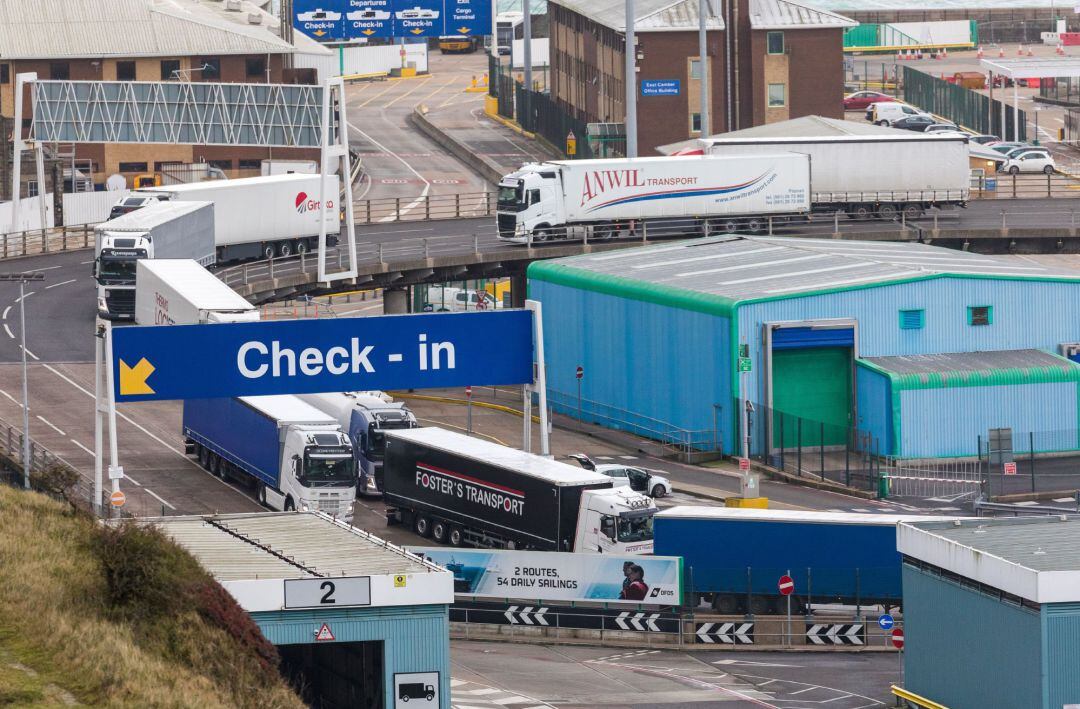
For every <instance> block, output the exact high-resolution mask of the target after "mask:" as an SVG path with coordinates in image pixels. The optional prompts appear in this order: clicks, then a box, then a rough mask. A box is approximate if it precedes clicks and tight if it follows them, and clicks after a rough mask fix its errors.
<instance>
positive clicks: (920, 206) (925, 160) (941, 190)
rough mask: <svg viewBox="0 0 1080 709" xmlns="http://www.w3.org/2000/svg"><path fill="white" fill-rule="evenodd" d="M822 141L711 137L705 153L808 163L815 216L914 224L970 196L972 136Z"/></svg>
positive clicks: (921, 135) (862, 137) (845, 137)
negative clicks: (789, 155) (789, 156)
mask: <svg viewBox="0 0 1080 709" xmlns="http://www.w3.org/2000/svg"><path fill="white" fill-rule="evenodd" d="M905 132H910V133H911V135H882V136H865V135H842V136H828V137H821V138H722V137H719V138H706V139H705V140H703V141H699V142H700V143H702V144H703V146H704V149H705V154H706V155H709V156H713V157H754V156H763V155H772V154H775V153H777V152H793V153H799V154H802V155H806V156H807V157H808V158H809V159H810V185H811V190H810V201H811V203H812V206H813V210H814V211H815V212H835V211H841V212H845V213H846V214H847V215H848V216H849V217H851V218H852V219H872V218H880V219H888V220H892V219H896V218H898V217H899V216H900V215H901V214H903V215H904V217H906V218H907V219H914V218H917V217H919V216H921V215H922V214H923V212H925V210H927V209H929V208H931V207H963V206H966V204H967V200H968V197H969V196H970V193H971V167H970V155H969V148H968V139H967V138H966V137H963V136H948V135H933V134H927V133H916V132H913V131H905Z"/></svg>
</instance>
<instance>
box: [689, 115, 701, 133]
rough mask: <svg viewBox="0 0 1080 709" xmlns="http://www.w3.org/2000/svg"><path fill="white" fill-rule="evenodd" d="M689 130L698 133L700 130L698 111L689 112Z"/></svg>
mask: <svg viewBox="0 0 1080 709" xmlns="http://www.w3.org/2000/svg"><path fill="white" fill-rule="evenodd" d="M690 132H691V133H700V132H701V114H700V113H691V114H690Z"/></svg>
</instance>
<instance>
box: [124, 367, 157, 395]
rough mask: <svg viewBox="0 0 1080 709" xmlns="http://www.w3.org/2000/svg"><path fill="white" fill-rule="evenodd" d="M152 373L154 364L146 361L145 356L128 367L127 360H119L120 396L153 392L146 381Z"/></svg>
mask: <svg viewBox="0 0 1080 709" xmlns="http://www.w3.org/2000/svg"><path fill="white" fill-rule="evenodd" d="M153 373H154V365H152V364H150V363H149V362H147V361H146V358H145V357H143V358H142V359H140V360H139V363H138V364H136V365H135V366H134V367H129V366H128V364H127V362H125V361H124V360H120V396H134V395H136V394H153V393H154V390H153V389H151V388H150V385H148V384H147V383H146V380H147V378H149V376H150V375H151V374H153Z"/></svg>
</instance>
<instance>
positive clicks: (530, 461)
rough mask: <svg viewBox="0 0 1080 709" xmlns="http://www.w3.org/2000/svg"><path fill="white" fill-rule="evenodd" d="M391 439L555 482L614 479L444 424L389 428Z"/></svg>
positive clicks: (387, 434)
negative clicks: (429, 447)
mask: <svg viewBox="0 0 1080 709" xmlns="http://www.w3.org/2000/svg"><path fill="white" fill-rule="evenodd" d="M386 437H387V438H388V439H393V438H399V439H401V440H404V441H409V442H411V443H417V444H420V445H425V446H431V447H433V448H438V449H440V450H444V451H449V452H451V453H454V454H456V455H462V456H465V457H467V458H472V459H474V460H479V461H483V462H485V463H489V464H491V465H497V466H500V467H504V468H510V469H512V470H515V471H517V472H519V473H521V474H522V475H527V476H529V477H531V478H539V479H541V480H544V481H547V482H550V483H553V484H555V485H560V486H561V485H595V484H598V483H610V482H611V478H609V477H608V476H606V475H602V474H600V473H594V472H590V471H588V470H585V469H584V468H578V467H575V466H573V465H567V464H566V463H560V462H559V461H556V460H550V459H548V458H544V457H543V456H539V455H534V454H532V453H526V452H524V451H519V450H518V449H516V448H510V447H508V446H500V445H499V444H497V443H492V442H490V441H485V440H483V439H480V438H473V437H472V436H466V435H465V434H463V433H456V432H454V431H447V430H446V429H444V428H435V427H426V428H411V429H402V430H397V431H394V430H388V431H386Z"/></svg>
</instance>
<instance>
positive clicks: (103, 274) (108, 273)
mask: <svg viewBox="0 0 1080 709" xmlns="http://www.w3.org/2000/svg"><path fill="white" fill-rule="evenodd" d="M137 260H138V259H136V258H132V257H124V258H109V257H107V256H103V257H102V258H101V270H100V271H99V277H100V278H102V279H103V280H109V281H134V280H135V263H136V261H137Z"/></svg>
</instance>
